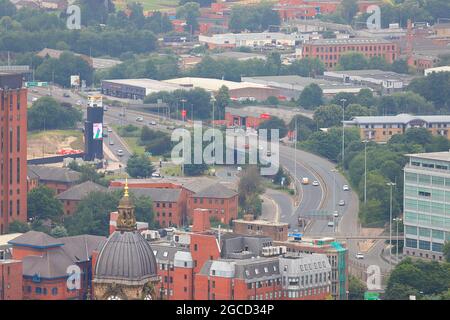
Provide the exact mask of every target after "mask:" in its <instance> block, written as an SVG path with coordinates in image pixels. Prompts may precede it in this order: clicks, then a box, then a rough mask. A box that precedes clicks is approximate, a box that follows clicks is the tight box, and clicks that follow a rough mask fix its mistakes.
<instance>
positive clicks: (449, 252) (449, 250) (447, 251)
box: [443, 241, 450, 262]
mask: <svg viewBox="0 0 450 320" xmlns="http://www.w3.org/2000/svg"><path fill="white" fill-rule="evenodd" d="M443 253H444V257H445V261H447V262H450V242H449V241H446V242H445V244H444V248H443Z"/></svg>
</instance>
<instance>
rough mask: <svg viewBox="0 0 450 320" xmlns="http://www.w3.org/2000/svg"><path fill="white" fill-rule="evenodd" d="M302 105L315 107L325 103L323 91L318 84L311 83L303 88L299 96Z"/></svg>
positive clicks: (308, 107) (309, 107) (310, 107)
mask: <svg viewBox="0 0 450 320" xmlns="http://www.w3.org/2000/svg"><path fill="white" fill-rule="evenodd" d="M299 104H300V106H302V107H304V108H306V109H314V108H316V107H318V106H320V105H322V104H323V91H322V88H320V87H319V86H318V85H317V84H315V83H311V84H309V85H307V86H306V87H304V88H303V90H302V92H301V94H300V97H299Z"/></svg>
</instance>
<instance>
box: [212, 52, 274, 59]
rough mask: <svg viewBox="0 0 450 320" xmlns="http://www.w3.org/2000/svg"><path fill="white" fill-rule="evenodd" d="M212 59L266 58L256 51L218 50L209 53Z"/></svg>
mask: <svg viewBox="0 0 450 320" xmlns="http://www.w3.org/2000/svg"><path fill="white" fill-rule="evenodd" d="M211 58H213V59H238V60H247V59H254V58H255V59H263V60H266V56H265V55H263V54H258V53H251V52H238V51H227V52H220V53H215V54H212V55H211Z"/></svg>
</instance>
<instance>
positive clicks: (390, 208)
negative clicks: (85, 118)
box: [386, 182, 396, 269]
mask: <svg viewBox="0 0 450 320" xmlns="http://www.w3.org/2000/svg"><path fill="white" fill-rule="evenodd" d="M386 185H388V186H389V187H390V201H389V267H390V269H392V250H391V249H392V248H391V247H392V187H393V186H395V185H396V183H394V182H388V183H386Z"/></svg>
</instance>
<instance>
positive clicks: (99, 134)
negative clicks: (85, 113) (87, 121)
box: [92, 123, 103, 140]
mask: <svg viewBox="0 0 450 320" xmlns="http://www.w3.org/2000/svg"><path fill="white" fill-rule="evenodd" d="M92 128H93V130H92V137H93V138H94V139H95V140H101V139H102V138H103V123H93V124H92Z"/></svg>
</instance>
